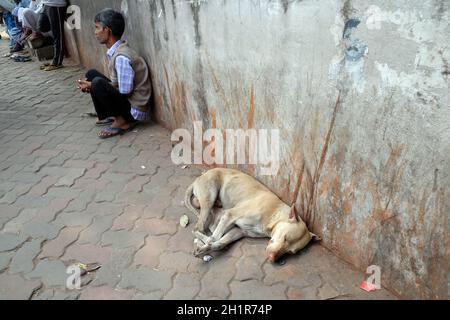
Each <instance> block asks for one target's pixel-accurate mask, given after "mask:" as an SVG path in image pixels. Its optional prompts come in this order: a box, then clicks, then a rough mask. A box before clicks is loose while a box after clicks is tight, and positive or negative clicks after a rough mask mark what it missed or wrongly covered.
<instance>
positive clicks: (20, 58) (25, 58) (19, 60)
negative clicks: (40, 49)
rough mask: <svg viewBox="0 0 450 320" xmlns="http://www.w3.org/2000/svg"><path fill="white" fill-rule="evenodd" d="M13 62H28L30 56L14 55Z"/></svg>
mask: <svg viewBox="0 0 450 320" xmlns="http://www.w3.org/2000/svg"><path fill="white" fill-rule="evenodd" d="M14 61H15V62H29V61H32V60H31V57H16V58H14Z"/></svg>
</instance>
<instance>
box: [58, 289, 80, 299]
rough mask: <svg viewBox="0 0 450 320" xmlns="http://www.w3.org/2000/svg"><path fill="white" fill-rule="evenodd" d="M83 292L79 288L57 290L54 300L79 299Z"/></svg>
mask: <svg viewBox="0 0 450 320" xmlns="http://www.w3.org/2000/svg"><path fill="white" fill-rule="evenodd" d="M80 294H81V292H80V291H79V290H70V291H68V290H66V291H62V290H55V294H54V295H53V297H52V300H57V301H62V300H77V299H78V298H79V297H80Z"/></svg>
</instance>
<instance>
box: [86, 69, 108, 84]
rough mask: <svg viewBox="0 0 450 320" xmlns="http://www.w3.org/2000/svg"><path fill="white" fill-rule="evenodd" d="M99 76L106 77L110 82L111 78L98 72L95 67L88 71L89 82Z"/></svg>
mask: <svg viewBox="0 0 450 320" xmlns="http://www.w3.org/2000/svg"><path fill="white" fill-rule="evenodd" d="M97 77H99V78H102V79H105V80H106V81H108V82H110V80H109V79H108V78H107V77H106V76H105V75H104V74H103V73H101V72H98V71H97V70H95V69H91V70H89V71H88V72H86V79H87V81H89V82H92V80H94V79H95V78H97Z"/></svg>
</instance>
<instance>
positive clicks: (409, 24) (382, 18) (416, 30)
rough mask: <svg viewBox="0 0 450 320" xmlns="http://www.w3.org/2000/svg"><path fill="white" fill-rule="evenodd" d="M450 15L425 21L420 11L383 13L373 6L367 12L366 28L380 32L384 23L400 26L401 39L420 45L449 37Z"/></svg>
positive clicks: (398, 30)
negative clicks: (447, 30)
mask: <svg viewBox="0 0 450 320" xmlns="http://www.w3.org/2000/svg"><path fill="white" fill-rule="evenodd" d="M449 16H450V14H449V13H447V14H446V15H444V17H443V19H441V20H440V21H437V20H436V19H424V18H423V17H422V14H421V13H420V11H417V9H413V10H412V11H405V10H400V9H399V10H396V11H383V10H382V9H381V8H380V7H378V6H375V5H371V6H370V7H369V8H368V9H367V10H366V12H365V15H364V17H365V19H366V26H367V29H369V30H380V29H381V28H382V23H383V22H384V23H391V24H395V25H398V29H397V32H398V33H399V34H400V36H401V37H403V38H406V39H409V40H414V41H416V42H418V43H422V42H430V41H435V40H436V37H437V36H438V35H442V36H443V37H446V36H448V33H447V32H445V31H446V28H447V27H448V23H449Z"/></svg>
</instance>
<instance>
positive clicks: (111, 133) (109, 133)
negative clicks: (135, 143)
mask: <svg viewBox="0 0 450 320" xmlns="http://www.w3.org/2000/svg"><path fill="white" fill-rule="evenodd" d="M126 132H127V131H126V130H124V129H121V128H112V127H108V128H106V129H103V130H102V131H100V132H99V133H98V137H99V138H100V139H108V138H112V137H115V136H121V135H123V134H125V133H126Z"/></svg>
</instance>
